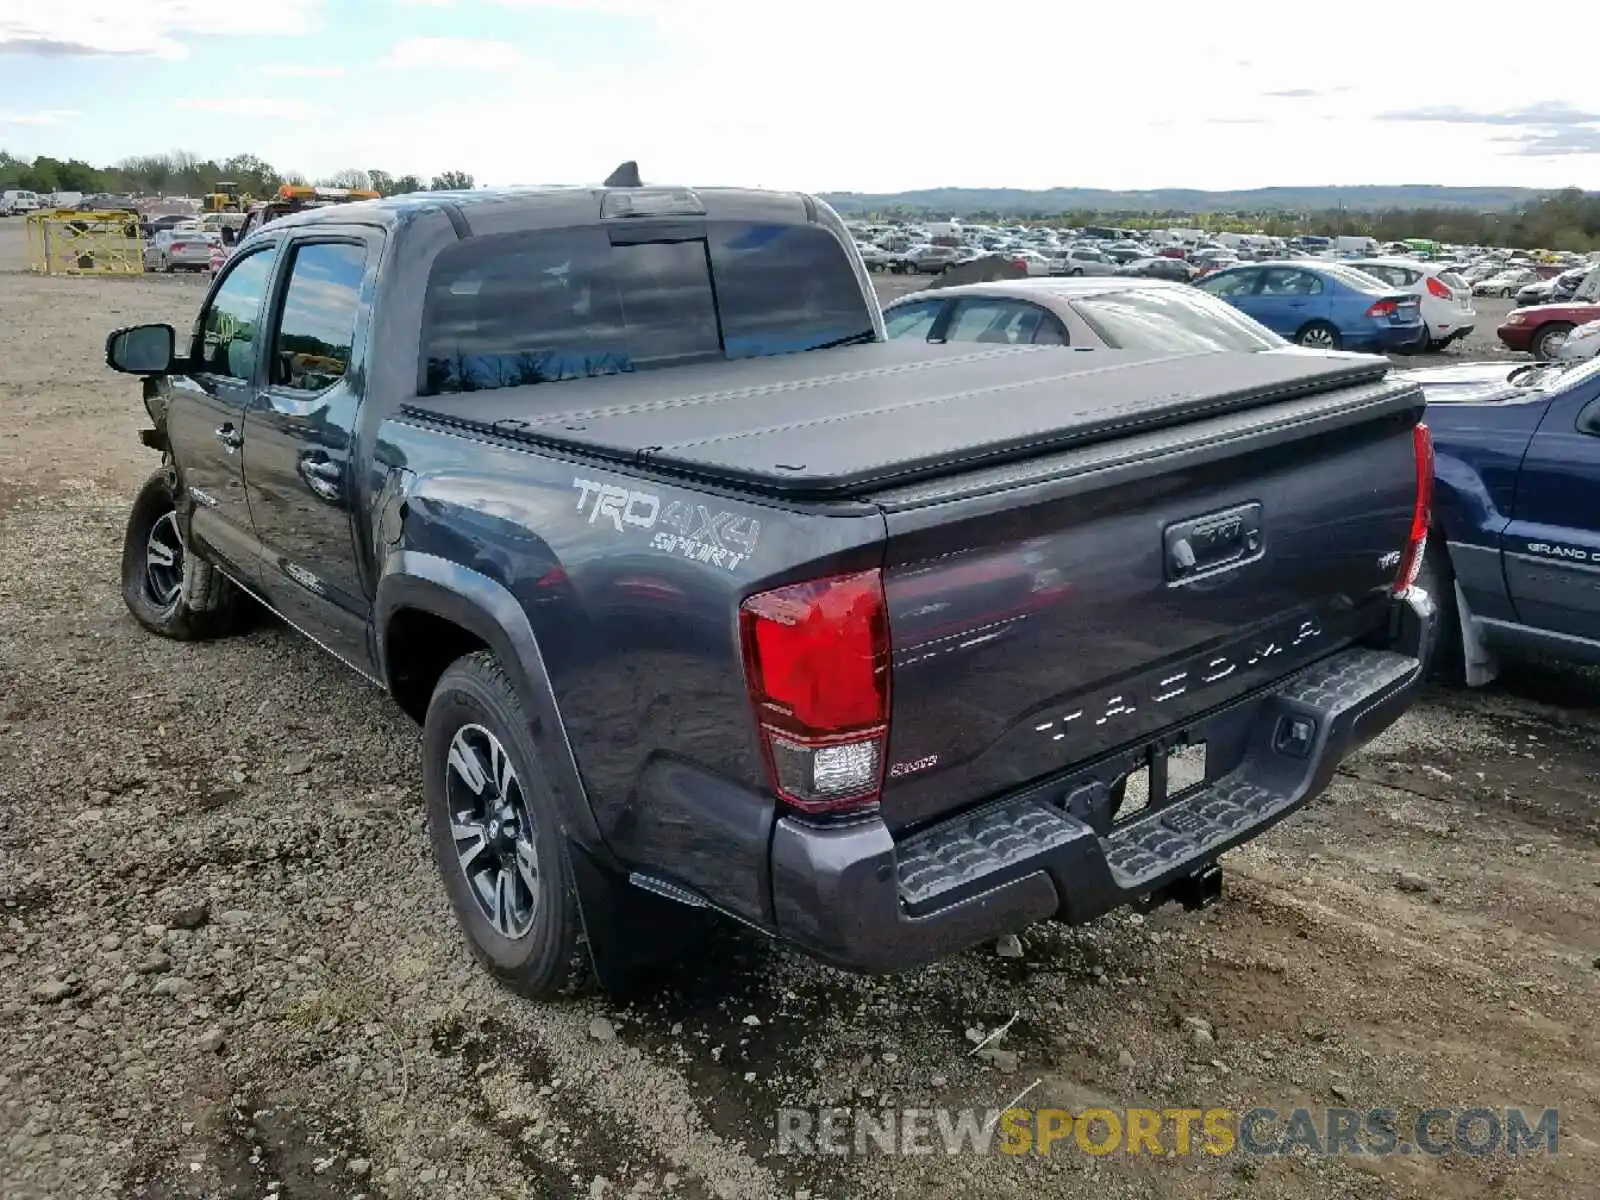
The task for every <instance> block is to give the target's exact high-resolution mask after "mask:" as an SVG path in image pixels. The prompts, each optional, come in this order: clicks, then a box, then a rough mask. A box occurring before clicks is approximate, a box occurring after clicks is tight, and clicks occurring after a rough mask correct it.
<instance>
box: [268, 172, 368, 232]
mask: <svg viewBox="0 0 1600 1200" xmlns="http://www.w3.org/2000/svg"><path fill="white" fill-rule="evenodd" d="M376 199H378V193H377V192H374V191H372V190H371V189H369V188H325V187H308V186H306V185H304V184H294V183H286V184H284V185H283V186H282V187H280V188H279V189H278V194H277V195H276V196H274V197H273V198H272V199H271V200H268V201H266V202H265V203H258V204H255V205H252V206H251V208H250V215H249V216H248V217H246V218H245V222H244V225H243V226H242V227H241V228H240V229H239V239H240V240H241V241H242V240H243V239H244V238H246V237H248V236H249V235H250V234H252V233H254V232H255V231H256V230H257V229H260V228H261V226H263V225H265V224H267V223H268V222H269V221H275V220H277V219H278V218H279V217H281V216H284V215H286V214H288V213H292V212H299V211H301V210H302V209H306V208H321V207H323V206H324V205H328V204H354V203H355V202H356V201H359V200H376Z"/></svg>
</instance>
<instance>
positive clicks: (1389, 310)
mask: <svg viewBox="0 0 1600 1200" xmlns="http://www.w3.org/2000/svg"><path fill="white" fill-rule="evenodd" d="M1399 310H1400V306H1399V305H1398V304H1396V303H1395V302H1394V301H1393V300H1379V301H1378V302H1377V303H1376V304H1374V305H1373V306H1372V307H1371V308H1369V309H1367V316H1369V317H1392V316H1394V314H1395V313H1396V312H1398V311H1399Z"/></svg>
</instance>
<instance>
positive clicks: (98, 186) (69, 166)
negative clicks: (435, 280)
mask: <svg viewBox="0 0 1600 1200" xmlns="http://www.w3.org/2000/svg"><path fill="white" fill-rule="evenodd" d="M222 180H226V181H228V182H230V183H236V184H238V185H239V187H240V189H241V190H242V191H244V192H245V193H247V194H248V195H251V196H258V197H262V196H268V195H270V194H272V193H274V192H276V191H277V190H278V189H279V188H280V187H282V186H283V185H284V184H286V183H291V184H307V183H314V184H316V185H318V186H320V187H347V188H371V189H372V190H373V191H375V192H377V193H378V194H379V195H382V196H398V195H403V194H404V193H406V192H422V191H445V190H454V189H457V188H470V187H472V186H473V179H472V176H471V175H469V174H468V173H467V172H465V171H441V172H440V173H439V174H437V175H433V176H430V177H427V178H424V177H423V176H421V175H410V174H407V175H395V174H393V173H391V172H389V171H382V170H377V169H368V170H363V169H361V168H350V169H348V170H344V171H338V172H335V173H334V174H332V175H329V176H325V177H322V178H317V179H308V178H307V177H306V176H304V175H302V174H300V173H299V172H297V171H280V170H278V168H276V167H274V166H273V165H272V164H271V163H269V162H266V161H264V160H263V159H260V158H257V157H256V156H255V155H253V154H236V155H234V156H233V157H232V158H228V159H224V160H222V161H220V162H218V161H217V160H215V159H208V158H201V157H199V156H198V155H194V154H189V153H186V152H183V151H178V152H175V153H172V154H145V155H138V156H136V157H133V158H125V159H123V160H122V161H121V162H119V163H116V164H115V165H113V166H109V167H97V166H94V165H92V164H91V163H86V162H84V161H82V160H81V159H76V158H68V159H60V158H51V157H49V156H48V155H43V154H41V155H40V156H39V157H38V158H35V159H32V160H29V159H25V158H18V157H16V156H14V155H11V154H8V153H6V152H5V151H4V150H0V190H3V189H6V188H23V189H26V190H27V191H30V192H39V193H47V192H83V193H85V194H86V195H87V194H90V193H109V194H111V195H117V196H122V195H135V196H202V195H205V194H206V193H208V192H211V191H214V190H215V189H216V185H217V183H218V182H219V181H222Z"/></svg>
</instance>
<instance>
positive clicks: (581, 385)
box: [401, 342, 1415, 498]
mask: <svg viewBox="0 0 1600 1200" xmlns="http://www.w3.org/2000/svg"><path fill="white" fill-rule="evenodd" d="M1387 370H1388V364H1387V362H1386V361H1385V360H1384V359H1381V358H1378V357H1372V358H1370V359H1369V358H1365V357H1362V358H1356V357H1334V356H1327V357H1323V356H1318V355H1312V354H1305V353H1297V352H1269V353H1259V354H1216V353H1199V354H1184V355H1175V356H1167V357H1158V358H1152V357H1149V356H1145V355H1138V354H1132V353H1128V352H1123V351H1112V350H1095V351H1092V352H1074V351H1071V350H1063V349H1062V348H1061V347H1055V346H978V347H974V346H973V345H971V344H967V345H960V346H955V345H950V346H930V345H927V344H926V343H921V342H917V343H910V344H907V343H902V342H887V343H874V344H871V345H866V346H855V347H841V348H839V349H837V350H827V351H813V352H810V353H805V354H788V355H781V356H775V357H770V358H758V359H745V360H741V361H736V362H717V363H711V364H697V365H694V366H684V367H675V368H672V369H670V370H656V371H644V372H638V373H633V374H626V375H612V376H604V377H599V378H595V379H585V380H575V381H572V382H567V383H563V384H562V385H561V386H560V387H556V388H551V387H546V386H544V385H533V386H523V387H508V388H500V389H496V390H494V391H485V392H476V393H466V394H459V395H448V396H438V397H423V398H420V399H417V400H414V401H411V402H410V403H408V404H406V405H404V406H403V407H402V409H401V415H402V417H403V418H406V419H410V420H421V421H425V422H428V423H433V424H440V425H444V426H446V427H451V428H456V429H461V430H463V431H466V432H474V433H481V434H489V435H494V436H499V437H503V438H508V439H511V440H514V441H524V442H529V443H532V444H535V445H541V446H547V447H550V448H553V449H558V450H565V451H569V452H574V453H581V454H586V455H594V456H598V457H601V458H608V459H613V460H615V461H618V462H622V463H627V464H630V465H635V466H641V467H647V468H652V469H657V470H665V471H671V472H677V473H684V474H688V475H692V476H695V477H698V478H702V479H706V480H711V481H716V482H721V483H727V484H733V485H736V486H740V487H746V488H752V489H757V490H761V491H767V492H772V493H777V494H781V495H785V496H793V497H796V498H799V497H818V498H824V497H845V496H850V495H858V494H862V493H864V492H866V491H870V490H871V489H874V488H880V487H883V486H885V485H888V484H900V483H907V482H911V481H913V480H920V479H926V478H931V477H933V476H936V475H942V474H947V473H951V472H956V471H961V470H963V469H966V468H969V467H972V466H976V465H978V464H980V463H981V464H985V465H987V464H993V463H996V462H1001V461H1005V460H1006V459H1009V458H1016V457H1021V456H1023V455H1031V454H1037V453H1044V452H1050V451H1055V450H1063V449H1068V448H1072V447H1075V446H1081V445H1087V444H1090V443H1092V442H1097V441H1103V440H1106V439H1108V438H1113V437H1117V436H1121V435H1124V434H1127V433H1131V432H1134V431H1143V430H1150V429H1157V428H1161V427H1163V426H1167V425H1173V424H1178V423H1181V422H1186V421H1192V420H1196V419H1199V418H1201V417H1207V416H1214V415H1220V414H1222V413H1228V412H1237V411H1240V410H1243V409H1249V408H1256V407H1260V406H1263V405H1267V404H1273V403H1281V402H1283V401H1286V400H1292V399H1295V398H1297V397H1301V396H1313V395H1325V394H1326V393H1329V392H1332V391H1336V390H1339V389H1345V388H1358V387H1360V385H1372V384H1377V383H1380V382H1381V381H1382V380H1383V377H1384V375H1385V373H1386V372H1387ZM1414 393H1415V389H1414V388H1412V387H1409V386H1404V385H1399V386H1396V387H1394V389H1393V393H1392V395H1393V400H1394V403H1395V408H1396V411H1399V410H1400V409H1401V408H1404V407H1408V406H1410V407H1415V404H1414V401H1415V395H1414ZM1359 399H1360V402H1361V403H1363V404H1364V405H1366V406H1370V405H1372V404H1373V402H1374V399H1375V397H1374V395H1373V390H1372V388H1371V387H1370V386H1369V387H1365V388H1361V389H1360V396H1359ZM1352 400H1353V402H1354V401H1355V400H1356V397H1354V396H1353V397H1352ZM555 405H560V407H559V408H556V407H554V406H555Z"/></svg>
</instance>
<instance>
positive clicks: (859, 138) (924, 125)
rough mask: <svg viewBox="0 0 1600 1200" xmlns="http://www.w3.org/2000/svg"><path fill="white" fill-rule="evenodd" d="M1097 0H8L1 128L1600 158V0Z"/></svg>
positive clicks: (530, 165) (982, 159) (1570, 178)
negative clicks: (1522, 5)
mask: <svg viewBox="0 0 1600 1200" xmlns="http://www.w3.org/2000/svg"><path fill="white" fill-rule="evenodd" d="M1092 8H1093V11H1086V10H1085V6H1084V5H1082V4H1080V3H1050V2H1049V0H1038V2H1036V3H1029V4H1012V5H994V4H955V3H950V2H948V0H925V2H924V3H919V4H876V5H875V4H871V3H864V2H862V0H803V2H802V3H779V2H778V0H765V2H764V3H762V2H759V0H745V2H742V3H734V2H733V0H72V2H71V3H66V2H63V0H0V149H4V150H8V151H10V152H11V153H13V154H17V155H20V156H22V157H30V158H31V157H33V156H34V155H37V154H49V155H52V156H54V157H58V158H69V157H70V158H81V159H85V160H88V161H90V162H93V163H96V164H106V163H111V162H116V161H118V160H120V159H123V158H127V157H130V156H134V155H139V154H152V153H160V152H164V151H171V150H185V151H190V152H193V153H196V154H199V155H201V156H202V157H214V156H215V157H227V156H229V155H232V154H238V153H252V154H256V155H259V156H260V157H262V158H264V159H266V160H267V161H269V162H271V163H272V164H274V165H275V166H277V167H278V168H279V169H280V170H284V171H299V172H302V173H304V174H306V175H307V176H309V177H312V178H316V177H319V176H328V175H332V174H334V173H336V172H338V171H340V170H343V169H347V168H352V167H355V168H374V167H376V168H381V169H383V170H386V171H389V172H391V173H393V174H403V173H407V172H411V173H416V174H419V175H422V176H423V177H424V178H426V177H428V176H429V175H431V174H433V173H436V172H439V171H443V170H464V171H468V172H470V173H471V174H472V175H473V176H474V177H475V178H476V179H477V181H478V182H479V183H480V184H491V185H493V184H538V183H587V182H594V181H596V180H598V179H600V178H602V177H604V175H605V174H607V173H608V172H609V171H610V170H611V168H612V167H614V166H615V165H616V164H617V163H618V162H620V161H622V160H624V159H629V158H632V159H637V160H638V161H639V163H640V168H641V172H642V174H643V175H644V177H645V179H646V180H647V181H652V180H656V181H662V182H677V183H690V184H701V185H713V184H740V185H749V186H761V187H776V188H799V189H804V190H808V191H846V190H848V191H866V192H886V191H900V190H907V189H913V188H922V187H939V186H951V185H954V186H966V187H1018V188H1044V187H1052V186H1062V187H1106V188H1119V189H1123V188H1128V189H1132V188H1154V187H1194V188H1205V189H1215V190H1225V189H1235V188H1252V187H1266V186H1274V185H1283V186H1309V185H1320V184H1333V185H1340V186H1351V185H1358V184H1400V183H1433V184H1447V185H1473V186H1491V185H1493V186H1524V187H1541V188H1543V187H1566V186H1578V187H1586V188H1600V69H1595V68H1594V67H1593V66H1592V65H1591V63H1592V61H1593V54H1592V53H1591V51H1592V49H1593V48H1594V47H1595V46H1596V45H1600V38H1597V37H1596V35H1597V34H1600V5H1597V4H1579V5H1573V6H1569V7H1564V8H1562V9H1560V10H1552V11H1551V12H1550V13H1547V14H1545V16H1544V17H1542V18H1541V19H1540V20H1539V21H1537V22H1536V28H1537V30H1538V36H1536V37H1533V38H1531V39H1530V38H1528V37H1524V36H1523V33H1525V32H1526V31H1522V32H1518V31H1516V30H1515V29H1514V28H1513V27H1512V25H1510V24H1508V22H1510V21H1512V19H1513V14H1512V13H1510V12H1509V11H1508V10H1507V9H1505V8H1504V7H1503V6H1500V5H1490V4H1487V3H1479V4H1477V5H1476V6H1474V5H1472V4H1462V3H1458V4H1456V5H1454V6H1450V7H1448V8H1442V9H1441V8H1435V7H1434V6H1428V5H1395V6H1377V7H1374V6H1359V5H1358V6H1355V7H1348V6H1346V7H1341V6H1337V5H1336V6H1334V8H1332V9H1326V8H1324V9H1310V10H1299V9H1295V8H1294V7H1293V6H1287V7H1286V6H1285V5H1284V4H1283V3H1282V0H1272V2H1270V3H1268V2H1265V0H1232V2H1231V3H1229V4H1227V5H1217V6H1205V5H1201V6H1199V7H1198V8H1196V7H1195V6H1193V5H1189V4H1182V5H1180V4H1178V3H1177V2H1176V0H1146V2H1145V3H1144V4H1142V5H1140V6H1139V7H1138V8H1135V7H1134V6H1132V5H1127V4H1123V5H1115V4H1111V5H1094V6H1092ZM1311 12H1319V13H1321V14H1323V15H1322V17H1321V18H1319V24H1318V25H1317V27H1315V28H1311V29H1305V28H1302V27H1301V26H1299V25H1297V24H1296V23H1295V21H1296V18H1295V16H1294V14H1296V13H1301V14H1302V15H1303V14H1305V13H1311ZM1508 37H1509V38H1510V42H1509V43H1508V41H1507V38H1508ZM1566 48H1573V49H1574V50H1575V51H1576V53H1577V57H1576V58H1573V57H1571V56H1570V55H1569V53H1568V50H1567V49H1566Z"/></svg>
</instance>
